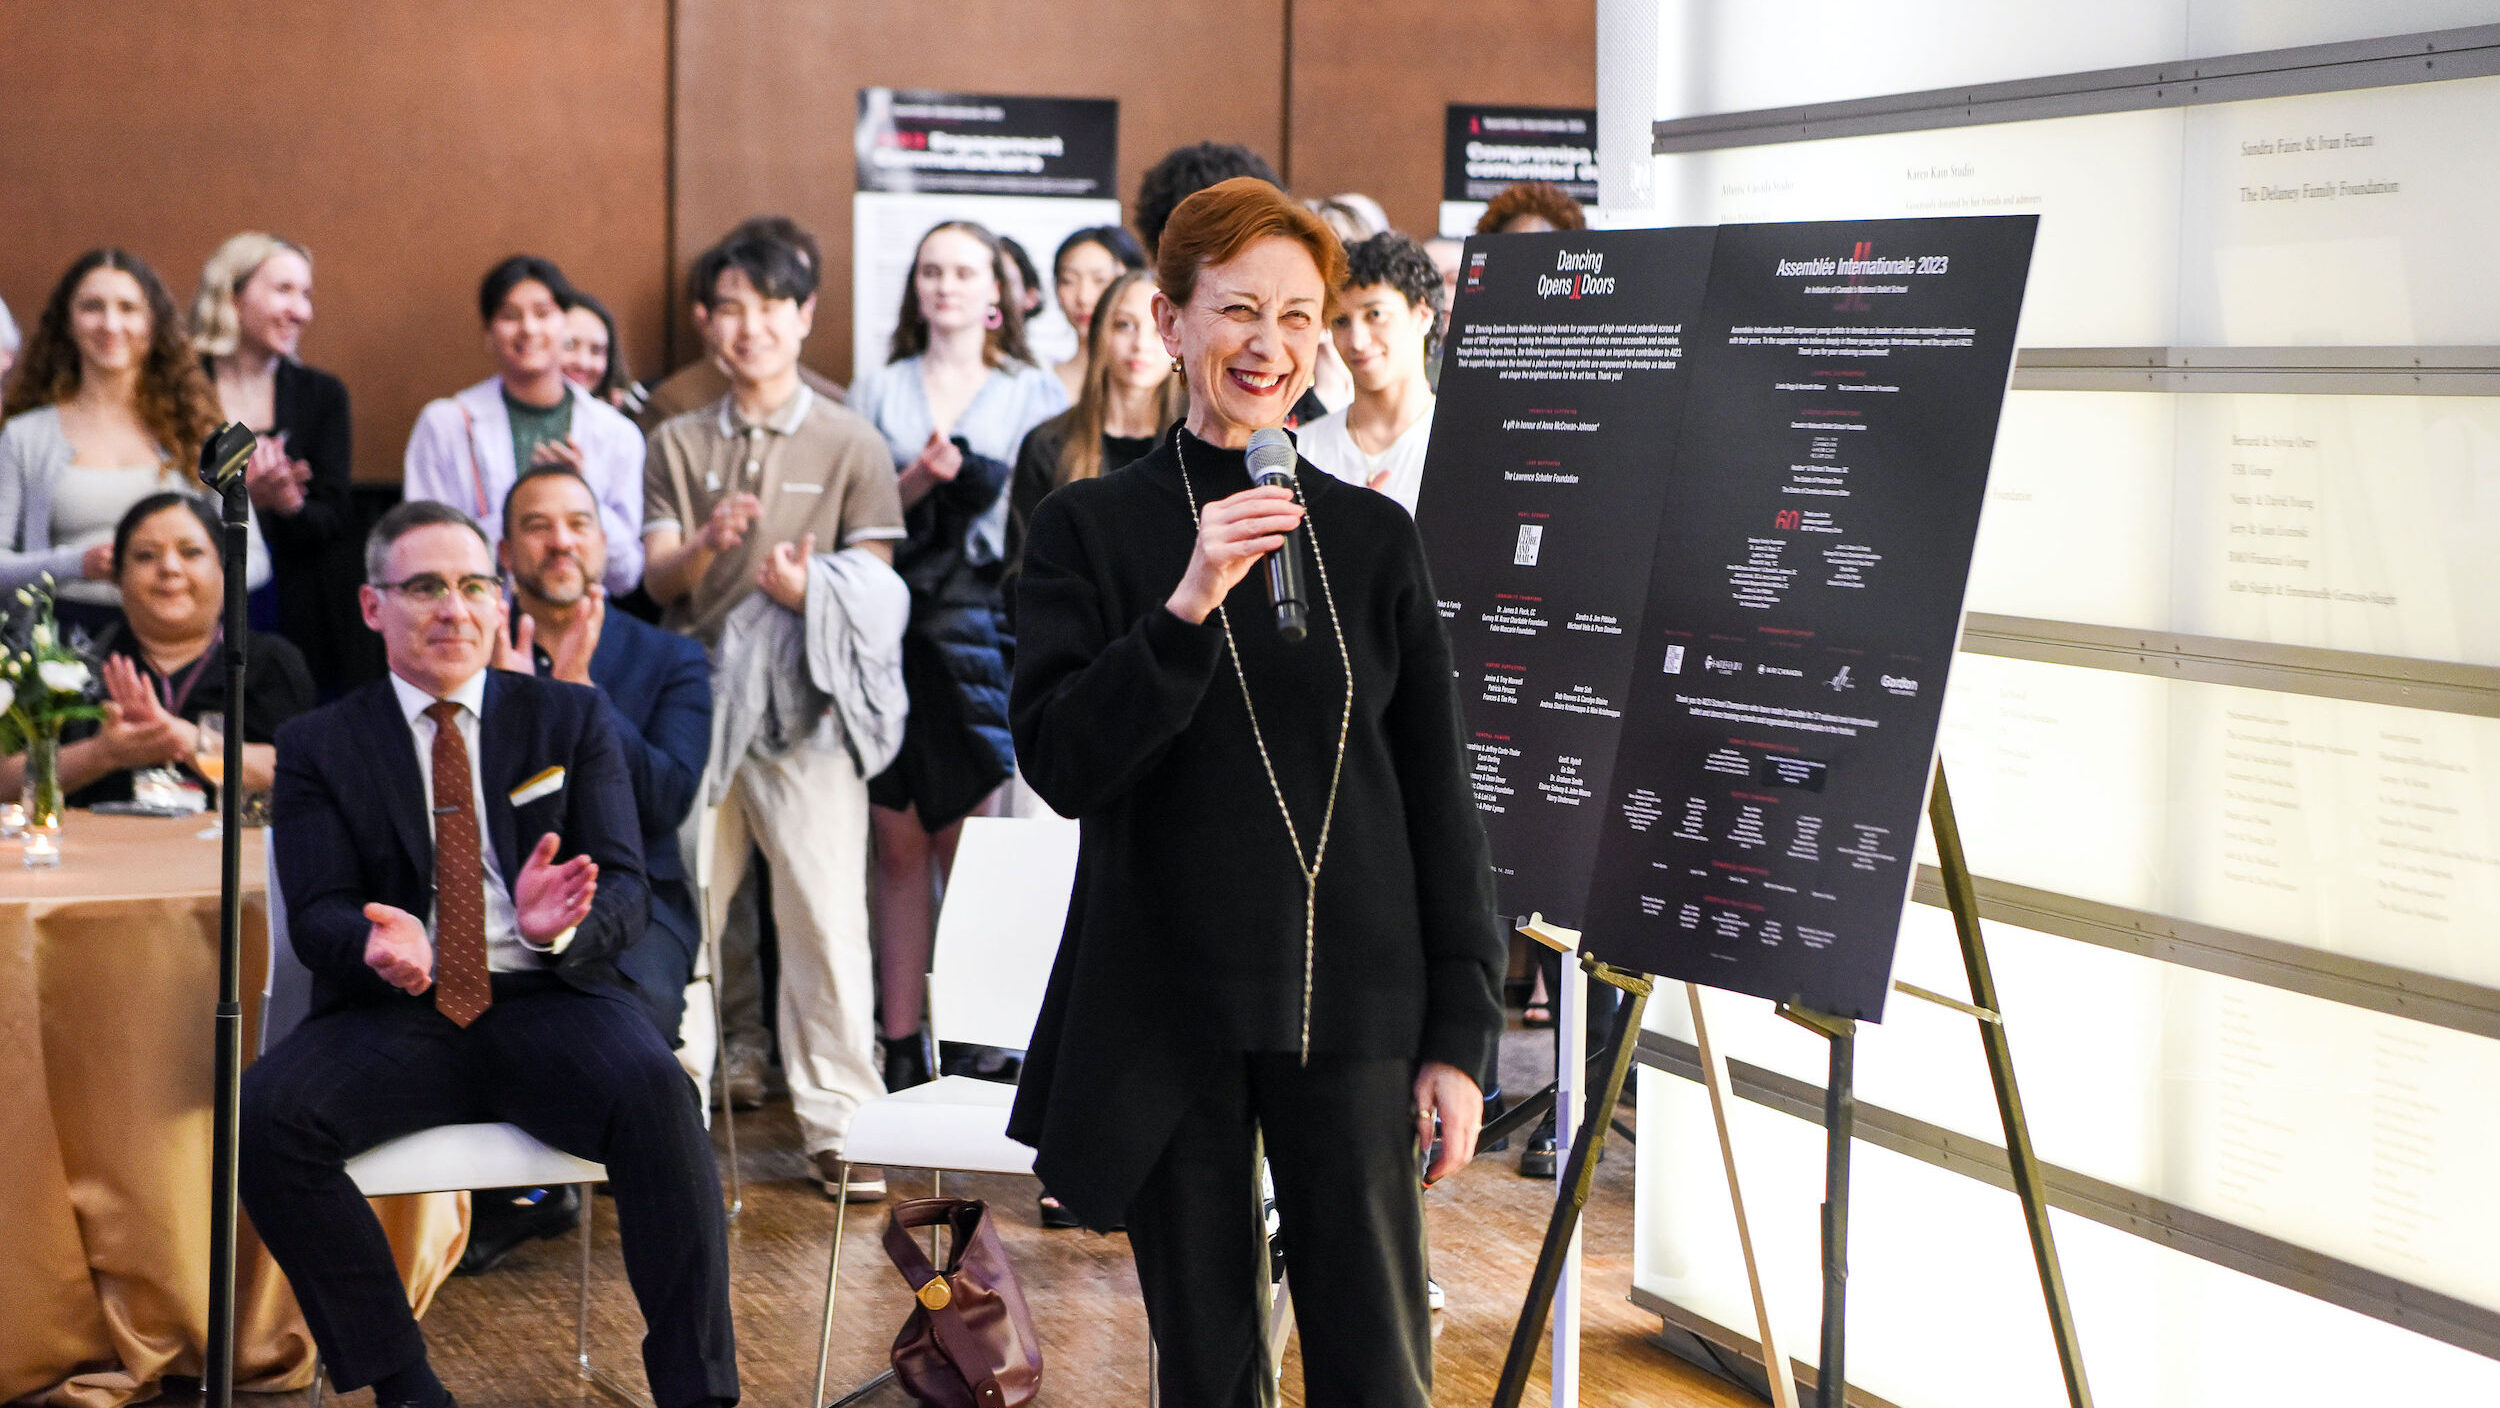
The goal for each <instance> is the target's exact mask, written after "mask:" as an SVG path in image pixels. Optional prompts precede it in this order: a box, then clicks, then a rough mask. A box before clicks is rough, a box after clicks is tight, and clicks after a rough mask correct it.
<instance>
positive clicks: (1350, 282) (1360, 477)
mask: <svg viewBox="0 0 2500 1408" xmlns="http://www.w3.org/2000/svg"><path fill="white" fill-rule="evenodd" d="M1346 269H1347V274H1346V285H1345V287H1344V289H1343V290H1341V291H1340V292H1339V293H1338V295H1337V300H1338V306H1339V309H1340V311H1339V313H1338V315H1337V320H1336V322H1335V324H1334V325H1333V326H1331V327H1330V329H1329V332H1330V334H1331V336H1333V337H1334V339H1335V341H1336V344H1337V355H1338V356H1340V357H1343V358H1344V359H1345V364H1346V370H1347V371H1349V372H1351V373H1352V374H1353V377H1354V400H1353V401H1352V402H1351V403H1349V404H1348V405H1347V406H1346V408H1345V409H1344V410H1341V411H1336V412H1333V413H1331V414H1329V415H1325V416H1322V417H1320V418H1319V419H1318V420H1315V421H1313V422H1311V423H1310V424H1309V425H1306V426H1304V427H1302V435H1301V450H1302V457H1303V458H1304V459H1307V460H1309V461H1310V462H1311V463H1313V464H1315V465H1318V466H1319V467H1320V468H1321V469H1324V470H1326V471H1328V472H1329V473H1330V474H1333V475H1335V476H1336V477H1337V478H1339V479H1342V480H1344V481H1346V482H1347V483H1349V484H1360V485H1363V486H1364V487H1365V488H1369V489H1377V490H1379V491H1380V492H1381V493H1384V494H1387V495H1388V496H1389V497H1390V498H1393V499H1395V500H1397V501H1398V504H1399V506H1400V507H1402V508H1404V509H1405V510H1406V511H1407V512H1408V513H1410V514H1411V513H1413V512H1414V511H1415V496H1416V493H1417V492H1418V491H1419V490H1420V489H1422V487H1423V477H1424V450H1425V448H1426V446H1427V445H1429V444H1430V442H1431V440H1432V408H1433V404H1434V401H1433V394H1432V381H1431V379H1430V377H1428V376H1427V375H1426V374H1425V369H1426V368H1427V367H1428V366H1429V365H1430V363H1431V360H1432V347H1433V337H1434V333H1433V328H1434V326H1435V325H1436V324H1437V323H1438V322H1439V320H1440V316H1441V272H1440V270H1438V269H1436V268H1434V267H1433V263H1432V256H1431V255H1429V254H1427V253H1425V252H1424V247H1423V246H1422V245H1420V244H1418V243H1416V242H1415V241H1414V240H1412V239H1410V238H1408V237H1407V236H1405V235H1401V234H1399V233H1397V232H1396V231H1394V230H1393V231H1390V232H1388V233H1386V234H1380V235H1374V236H1372V237H1371V238H1370V239H1367V240H1363V241H1360V242H1358V243H1355V244H1352V245H1348V246H1347V247H1346Z"/></svg>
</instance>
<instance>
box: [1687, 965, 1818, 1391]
mask: <svg viewBox="0 0 2500 1408" xmlns="http://www.w3.org/2000/svg"><path fill="white" fill-rule="evenodd" d="M1684 992H1685V996H1686V998H1687V999H1688V1000H1689V1001H1690V1002H1691V1004H1692V1010H1693V1044H1694V1045H1695V1046H1696V1047H1697V1048H1699V1050H1700V1052H1701V1074H1702V1084H1703V1085H1704V1086H1705V1087H1707V1088H1708V1090H1709V1091H1710V1118H1711V1122H1712V1123H1713V1124H1716V1125H1717V1126H1718V1127H1719V1158H1720V1160H1721V1162H1723V1163H1724V1164H1726V1166H1727V1201H1728V1206H1729V1208H1730V1210H1731V1211H1733V1212H1734V1213H1735V1214H1736V1245H1737V1248H1738V1250H1740V1251H1742V1252H1743V1253H1744V1255H1745V1281H1746V1284H1747V1285H1748V1286H1749V1287H1751V1289H1752V1291H1753V1318H1754V1329H1755V1331H1756V1332H1757V1334H1758V1336H1759V1338H1760V1339H1761V1341H1762V1371H1763V1377H1764V1378H1765V1379H1767V1380H1768V1381H1769V1383H1770V1388H1771V1402H1772V1404H1773V1405H1774V1408H1797V1381H1796V1373H1795V1370H1794V1369H1792V1368H1791V1367H1790V1365H1789V1362H1788V1356H1787V1355H1785V1354H1782V1353H1781V1352H1780V1348H1779V1341H1778V1339H1777V1338H1776V1337H1775V1336H1774V1335H1773V1334H1772V1333H1771V1298H1770V1295H1769V1293H1768V1292H1766V1291H1765V1290H1764V1289H1763V1286H1762V1270H1761V1267H1760V1265H1759V1264H1758V1263H1757V1262H1756V1261H1755V1259H1754V1254H1753V1225H1752V1223H1751V1222H1750V1221H1749V1220H1748V1219H1747V1218H1746V1216H1745V1193H1744V1188H1743V1186H1742V1185H1741V1184H1740V1183H1739V1182H1738V1181H1737V1177H1736V1140H1735V1136H1734V1134H1733V1132H1732V1130H1731V1128H1730V1126H1729V1124H1728V1119H1727V1112H1728V1107H1729V1105H1730V1104H1732V1103H1733V1102H1734V1098H1735V1097H1734V1092H1733V1090H1732V1089H1731V1088H1730V1086H1729V1084H1728V1078H1727V1063H1726V1062H1724V1061H1722V1060H1720V1059H1719V1049H1718V1047H1717V1046H1716V1045H1715V1044H1713V1043H1712V1041H1711V1040H1710V1021H1709V1018H1708V1017H1706V1016H1704V1015H1703V1013H1702V1002H1701V985H1700V984H1698V983H1686V984H1685V985H1684Z"/></svg>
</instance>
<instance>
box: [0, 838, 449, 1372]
mask: <svg viewBox="0 0 2500 1408" xmlns="http://www.w3.org/2000/svg"><path fill="white" fill-rule="evenodd" d="M66 820H67V824H66V825H65V826H64V828H63V830H62V841H63V847H62V849H63V855H64V860H63V863H62V864H61V865H60V866H59V867H57V868H54V869H49V870H29V869H25V868H24V867H23V866H21V864H20V856H21V849H20V846H19V844H18V843H17V842H16V841H14V840H10V841H0V1149H5V1150H6V1151H7V1152H6V1154H5V1162H0V1209H5V1210H6V1211H5V1215H0V1227H4V1228H5V1229H6V1230H5V1232H0V1402H13V1401H16V1400H18V1399H20V1398H27V1399H31V1400H33V1401H37V1402H42V1403H47V1404H61V1405H75V1406H76V1408H118V1405H120V1404H123V1403H127V1402H130V1401H132V1400H133V1399H142V1398H146V1397H149V1396H151V1395H153V1394H154V1393H155V1391H156V1386H157V1383H158V1381H159V1380H161V1379H163V1378H165V1377H166V1376H168V1375H183V1376H196V1375H198V1374H199V1373H200V1372H201V1367H202V1363H203V1356H204V1353H205V1346H206V1342H207V1334H208V1246H209V1221H210V1219H209V1206H208V1202H209V1199H208V1188H209V1149H210V1142H211V1120H212V1111H211V1089H210V1087H211V1084H212V1073H213V1070H214V1063H215V1051H214V1047H213V1042H214V1032H215V1012H216V1002H217V916H218V891H217V862H218V853H219V843H218V842H216V841H214V840H207V839H202V838H201V837H200V834H199V833H200V831H201V828H202V824H203V821H204V818H201V817H182V818H172V819H168V818H156V817H125V816H95V815H92V814H89V813H85V812H72V813H70V814H69V816H68V817H67V819H66ZM266 867H267V861H266V859H265V856H264V852H263V847H262V833H260V832H258V831H253V832H250V833H248V834H247V835H246V836H245V837H244V849H243V881H244V908H243V929H244V933H243V956H244V970H243V991H244V1035H243V1049H244V1060H245V1061H246V1062H247V1063H248V1062H249V1061H250V1059H251V1054H252V1052H253V1051H254V1050H255V1049H256V1047H257V1045H258V1043H259V1037H260V1031H259V1026H260V1006H261V1002H260V993H261V988H262V987H263V985H264V979H265V977H266V975H267V972H268V964H269V929H268V906H267V868H266ZM374 1207H375V1209H376V1211H377V1212H379V1213H380V1215H381V1218H382V1225H383V1227H384V1229H385V1230H386V1231H387V1232H388V1233H389V1234H390V1238H391V1245H392V1248H393V1250H394V1251H395V1252H396V1253H397V1257H398V1261H399V1268H400V1273H401V1276H402V1279H403V1280H404V1281H405V1282H406V1283H407V1286H408V1291H409V1297H410V1299H411V1301H412V1302H413V1303H414V1304H415V1305H417V1307H418V1309H419V1312H420V1313H422V1312H423V1309H424V1307H425V1306H426V1305H427V1304H428V1303H429V1302H430V1301H431V1300H432V1299H433V1295H434V1292H435V1290H436V1289H437V1288H438V1287H440V1286H441V1285H442V1283H443V1280H444V1279H445V1278H446V1277H448V1276H449V1275H450V1274H451V1269H452V1266H453V1265H454V1264H455V1263H456V1262H457V1261H458V1259H459V1256H460V1251H461V1249H462V1247H463V1246H464V1245H465V1244H466V1242H467V1238H468V1199H467V1195H465V1194H456V1193H437V1194H431V1195H427V1196H423V1197H412V1198H386V1199H377V1200H376V1201H375V1203H374ZM235 1283H236V1286H235V1381H236V1384H237V1386H238V1387H240V1388H245V1389H249V1390H253V1391H268V1392H278V1391H283V1390H287V1389H296V1388H302V1387H304V1386H305V1385H306V1384H308V1383H310V1382H311V1377H312V1366H313V1346H312V1337H311V1336H310V1335H309V1334H308V1333H306V1331H305V1329H304V1318H303V1314H302V1312H301V1311H299V1310H298V1309H297V1308H296V1305H295V1297H294V1295H293V1294H292V1292H290V1291H289V1290H288V1288H287V1284H286V1278H285V1277H284V1276H283V1275H281V1274H280V1273H279V1271H278V1268H277V1266H276V1264H275V1263H273V1262H272V1261H271V1260H270V1258H269V1254H268V1252H266V1251H265V1250H263V1249H262V1247H261V1245H260V1241H259V1239H258V1238H257V1237H256V1236H255V1235H254V1234H253V1232H252V1230H251V1223H250V1220H249V1219H248V1218H246V1219H243V1220H242V1223H241V1231H240V1235H239V1236H238V1237H237V1239H236V1273H235Z"/></svg>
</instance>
